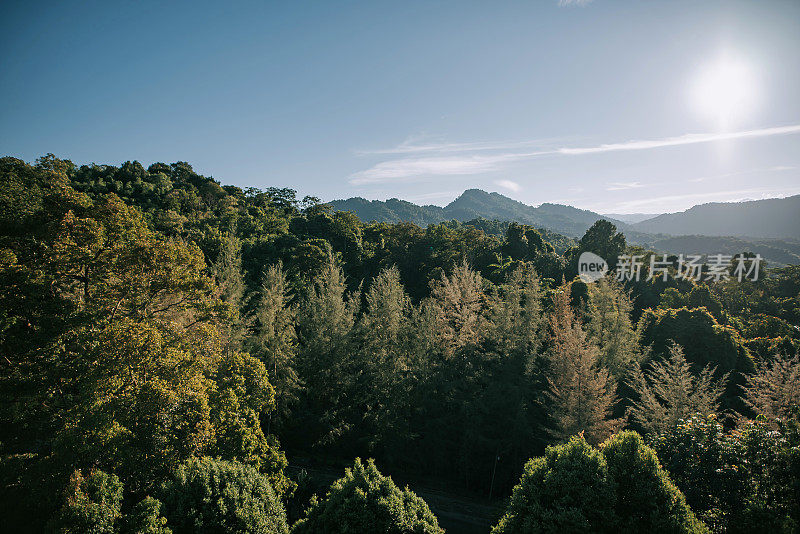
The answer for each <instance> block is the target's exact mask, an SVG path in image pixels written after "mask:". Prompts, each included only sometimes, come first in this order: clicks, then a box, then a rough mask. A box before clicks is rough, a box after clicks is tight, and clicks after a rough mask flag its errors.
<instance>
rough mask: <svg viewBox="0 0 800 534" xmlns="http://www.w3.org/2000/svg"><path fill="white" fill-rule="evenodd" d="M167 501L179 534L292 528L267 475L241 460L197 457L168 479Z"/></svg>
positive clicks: (268, 533) (167, 512)
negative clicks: (287, 522)
mask: <svg viewBox="0 0 800 534" xmlns="http://www.w3.org/2000/svg"><path fill="white" fill-rule="evenodd" d="M162 500H163V502H164V515H166V517H167V521H168V524H169V526H170V527H171V528H172V529H173V531H174V532H175V534H181V533H184V532H186V533H195V532H201V533H202V532H205V533H228V532H233V533H241V534H244V533H248V534H249V533H253V534H255V533H265V534H275V533H288V531H289V528H288V525H287V524H286V512H285V511H284V509H283V504H281V502H280V500H279V499H278V497H277V496H276V495H275V492H274V491H273V489H272V487H271V486H270V484H269V481H268V480H267V477H266V476H264V475H262V474H261V473H259V472H258V471H257V470H256V469H255V468H254V467H251V466H248V465H244V464H241V463H239V462H228V461H224V460H215V459H212V458H208V457H205V458H192V459H190V460H188V461H186V462H185V463H184V464H182V465H181V466H180V467H179V468H178V469H177V470H176V471H175V473H174V475H173V477H172V479H171V480H169V481H167V482H166V483H165V484H164V486H163V488H162Z"/></svg>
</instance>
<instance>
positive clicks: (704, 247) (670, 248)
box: [651, 235, 800, 267]
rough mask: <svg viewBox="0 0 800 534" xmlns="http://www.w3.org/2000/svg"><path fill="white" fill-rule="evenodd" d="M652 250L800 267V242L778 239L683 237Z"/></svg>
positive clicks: (664, 241)
mask: <svg viewBox="0 0 800 534" xmlns="http://www.w3.org/2000/svg"><path fill="white" fill-rule="evenodd" d="M651 246H652V248H653V249H654V250H657V251H660V252H669V253H672V254H681V253H682V254H729V255H731V256H734V255H736V254H740V253H742V252H753V253H755V254H760V255H761V257H762V258H764V259H765V260H766V261H767V263H768V264H769V265H770V266H771V267H778V266H781V265H797V264H800V242H797V241H782V240H779V239H742V238H738V237H718V236H706V235H684V236H678V237H667V238H664V239H659V240H656V241H654V242H653V243H652V244H651Z"/></svg>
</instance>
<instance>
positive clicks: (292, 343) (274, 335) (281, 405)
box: [245, 263, 301, 434]
mask: <svg viewBox="0 0 800 534" xmlns="http://www.w3.org/2000/svg"><path fill="white" fill-rule="evenodd" d="M289 300H290V295H289V290H288V283H287V280H286V275H285V273H284V271H283V267H282V265H281V264H280V263H277V264H275V265H271V266H269V267H267V269H266V270H265V271H264V276H263V278H262V280H261V285H260V287H259V290H258V292H257V293H256V295H255V306H254V310H253V327H252V330H251V334H250V336H249V337H248V339H247V343H246V345H245V346H246V348H247V350H248V351H250V353H251V354H253V355H254V356H256V357H258V358H259V359H260V360H261V361H262V362H263V363H264V365H265V366H266V367H267V371H268V372H269V377H270V383H271V384H272V385H273V387H274V388H275V410H274V412H270V415H269V419H268V423H267V429H266V430H267V433H268V434H269V433H270V431H271V430H272V428H271V425H272V424H273V423H277V424H279V425H280V424H281V423H282V422H284V421H285V420H286V419H287V418H288V417H289V414H290V411H291V408H292V406H293V405H294V404H295V403H296V402H297V399H298V395H299V390H300V388H301V384H300V381H299V378H298V376H297V371H296V361H295V360H296V354H297V335H296V332H295V327H294V321H295V316H296V312H295V309H294V308H293V307H292V306H291V304H290V302H289ZM273 419H275V420H274V421H273Z"/></svg>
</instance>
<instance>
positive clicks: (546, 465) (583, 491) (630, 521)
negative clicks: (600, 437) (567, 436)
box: [492, 432, 707, 534]
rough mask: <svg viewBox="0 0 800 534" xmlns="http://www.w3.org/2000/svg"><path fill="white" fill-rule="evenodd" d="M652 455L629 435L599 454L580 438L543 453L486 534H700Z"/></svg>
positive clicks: (611, 442) (617, 438) (617, 437)
mask: <svg viewBox="0 0 800 534" xmlns="http://www.w3.org/2000/svg"><path fill="white" fill-rule="evenodd" d="M706 531H707V529H706V528H705V525H703V523H701V522H700V521H698V520H697V518H696V517H695V516H694V514H693V513H692V511H691V510H690V509H689V506H688V505H687V504H686V501H685V498H684V496H683V494H682V493H681V492H680V490H678V488H677V487H675V485H674V484H673V483H672V482H671V481H670V480H669V477H668V476H667V474H666V473H665V472H664V471H663V469H661V466H660V464H659V463H658V458H657V456H656V454H655V452H654V451H653V450H652V449H651V448H650V447H647V446H646V445H645V444H644V442H643V441H642V439H641V437H639V435H638V434H636V433H634V432H622V433H619V434H617V435H615V436H613V437H612V438H610V439H609V440H608V441H606V442H605V443H604V444H603V445H602V446H601V449H600V450H597V449H594V448H592V447H591V446H590V445H589V444H588V443H586V441H585V440H584V439H583V437H582V436H581V437H577V436H576V437H573V438H572V439H571V440H570V441H569V443H566V444H564V445H560V446H556V447H548V448H547V450H546V451H545V455H544V457H541V458H534V459H532V460H530V461H529V462H528V464H527V465H526V466H525V471H524V473H523V475H522V478H521V479H520V483H519V484H518V485H517V486H516V487H515V488H514V492H513V494H512V495H511V502H510V504H509V506H508V509H507V510H506V513H505V515H504V516H503V517H502V518H501V519H500V522H499V523H498V524H497V526H495V528H494V529H493V530H492V532H493V534H501V533H530V532H553V533H563V532H608V533H611V532H614V533H616V532H676V533H677V532H706Z"/></svg>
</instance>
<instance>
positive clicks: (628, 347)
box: [588, 278, 641, 380]
mask: <svg viewBox="0 0 800 534" xmlns="http://www.w3.org/2000/svg"><path fill="white" fill-rule="evenodd" d="M589 295H590V298H589V324H588V330H589V336H590V338H591V339H592V340H593V341H594V342H595V343H596V344H597V346H598V347H599V348H600V361H601V362H602V364H603V365H604V366H605V367H607V368H608V369H609V370H610V371H611V372H612V374H613V375H614V376H615V377H616V378H617V379H618V380H621V379H623V378H624V375H625V373H626V372H627V370H628V369H629V367H630V366H631V365H632V364H634V363H636V362H638V361H639V359H640V358H641V351H640V349H639V335H638V333H637V332H636V330H635V329H634V328H633V325H632V324H631V311H632V310H633V304H632V303H631V299H630V296H629V295H628V294H627V293H626V292H625V291H624V290H623V288H622V287H621V286H620V284H619V283H618V282H616V281H614V280H612V279H609V278H602V279H600V280H599V281H598V282H597V283H596V284H591V285H590V287H589Z"/></svg>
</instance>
